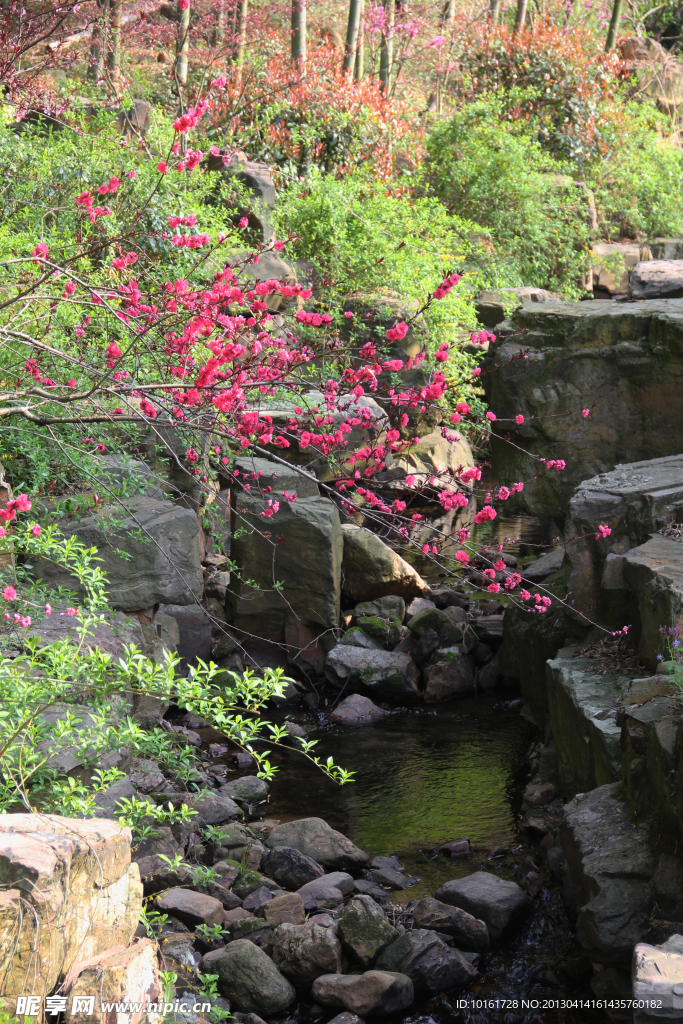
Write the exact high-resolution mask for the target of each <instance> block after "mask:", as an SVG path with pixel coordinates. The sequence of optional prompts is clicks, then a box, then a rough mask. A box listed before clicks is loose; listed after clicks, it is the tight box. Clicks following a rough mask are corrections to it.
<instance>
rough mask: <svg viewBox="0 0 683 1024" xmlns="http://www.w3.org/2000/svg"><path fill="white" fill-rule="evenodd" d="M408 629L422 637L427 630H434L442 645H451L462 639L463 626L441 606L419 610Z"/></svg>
mask: <svg viewBox="0 0 683 1024" xmlns="http://www.w3.org/2000/svg"><path fill="white" fill-rule="evenodd" d="M408 629H409V630H410V631H411V633H414V634H415V635H416V636H418V637H421V636H422V635H423V633H425V632H426V631H427V630H430V629H431V630H433V631H434V632H435V633H436V635H437V636H438V638H439V644H440V645H441V646H442V647H451V646H452V645H453V644H458V643H460V641H461V640H462V628H461V627H460V626H458V625H457V624H456V623H455V622H454V621H453V619H452V618H451V616H450V615H447V613H446V612H445V611H441V610H440V609H439V608H424V609H423V610H422V611H421V612H418V614H417V615H414V616H413V617H412V619H411V620H410V622H409V623H408Z"/></svg>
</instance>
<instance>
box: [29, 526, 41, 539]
mask: <svg viewBox="0 0 683 1024" xmlns="http://www.w3.org/2000/svg"><path fill="white" fill-rule="evenodd" d="M42 532H43V531H42V530H41V528H40V527H39V526H38V523H34V524H33V526H32V527H31V535H32V536H33V537H40V535H41V533H42Z"/></svg>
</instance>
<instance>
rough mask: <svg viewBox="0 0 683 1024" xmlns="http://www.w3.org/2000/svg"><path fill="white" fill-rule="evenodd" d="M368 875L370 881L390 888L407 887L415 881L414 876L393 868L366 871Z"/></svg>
mask: <svg viewBox="0 0 683 1024" xmlns="http://www.w3.org/2000/svg"><path fill="white" fill-rule="evenodd" d="M368 875H369V876H370V879H371V881H373V882H376V883H377V885H385V886H388V888H390V889H407V888H408V887H409V886H411V885H414V884H415V882H416V881H417V879H416V878H411V876H410V875H405V874H402V873H401V872H400V871H394V869H393V868H381V869H380V870H378V871H368Z"/></svg>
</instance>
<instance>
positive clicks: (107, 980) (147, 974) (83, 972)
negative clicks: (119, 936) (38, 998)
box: [61, 938, 164, 1024]
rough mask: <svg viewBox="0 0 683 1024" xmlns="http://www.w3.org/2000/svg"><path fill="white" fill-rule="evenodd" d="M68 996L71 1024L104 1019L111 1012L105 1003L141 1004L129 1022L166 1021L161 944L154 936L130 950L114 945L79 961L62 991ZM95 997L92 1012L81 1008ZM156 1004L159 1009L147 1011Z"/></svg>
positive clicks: (128, 1017)
mask: <svg viewBox="0 0 683 1024" xmlns="http://www.w3.org/2000/svg"><path fill="white" fill-rule="evenodd" d="M61 991H63V992H64V994H65V995H66V996H67V1005H66V1013H65V1020H67V1021H68V1022H69V1024H86V1022H88V1021H90V1022H92V1021H93V1020H100V1021H104V1020H107V1018H109V1017H110V1016H111V1011H107V1010H105V1009H104V1005H103V1004H105V1003H128V1004H137V1007H135V1008H134V1006H131V1012H129V1013H128V1014H126V1020H127V1024H162V1022H163V1019H164V1016H163V1013H162V1008H163V992H164V989H163V984H162V981H161V978H160V976H159V945H158V943H156V942H153V941H152V939H144V938H141V939H137V940H136V941H135V942H134V943H133V944H132V945H131V946H129V947H128V948H127V949H123V948H122V947H121V946H114V948H113V949H112V948H111V947H110V948H108V949H107V950H105V951H104V952H103V953H100V954H99V955H98V956H95V957H90V958H88V959H87V960H85V961H82V960H81V961H79V962H78V963H77V964H76V965H75V966H74V969H73V971H72V972H71V973H70V974H69V979H68V981H67V982H66V983H65V986H64V988H63V989H62V990H61ZM93 994H94V996H95V1004H94V1007H93V1009H92V1011H91V1012H87V1011H85V1010H83V1009H79V1006H80V1007H82V1006H83V1002H82V1000H83V999H86V1000H87V999H88V997H89V996H90V997H92V996H93ZM151 1005H154V1006H156V1007H157V1008H158V1009H157V1011H156V1012H155V1011H154V1010H152V1011H151V1012H148V1011H147V1007H148V1006H151Z"/></svg>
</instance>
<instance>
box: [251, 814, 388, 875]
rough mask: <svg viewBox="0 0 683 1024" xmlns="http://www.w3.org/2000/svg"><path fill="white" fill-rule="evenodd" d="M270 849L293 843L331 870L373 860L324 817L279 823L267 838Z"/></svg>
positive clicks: (362, 865) (352, 866) (351, 866)
mask: <svg viewBox="0 0 683 1024" xmlns="http://www.w3.org/2000/svg"><path fill="white" fill-rule="evenodd" d="M265 845H266V846H267V847H268V849H271V850H272V849H275V847H278V846H290V847H293V848H294V849H295V850H300V851H301V853H304V854H306V856H307V857H310V858H311V859H312V860H314V861H316V863H318V864H320V865H322V867H323V868H327V870H328V871H343V870H344V869H345V868H347V867H349V868H362V867H364V866H365V864H366V863H367V862H368V860H369V859H370V858H369V857H368V855H367V853H364V852H363V850H359V849H358V847H357V846H354V844H353V843H352V842H351V840H350V839H347V838H346V836H345V835H342V833H341V832H336V831H335V830H334V829H332V828H330V826H329V825H328V824H327V822H326V821H323V819H322V818H299V819H298V820H297V821H288V822H285V823H284V824H282V825H276V827H275V828H273V829H272V830H271V832H270V833H269V835H268V838H267V839H266V842H265Z"/></svg>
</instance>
